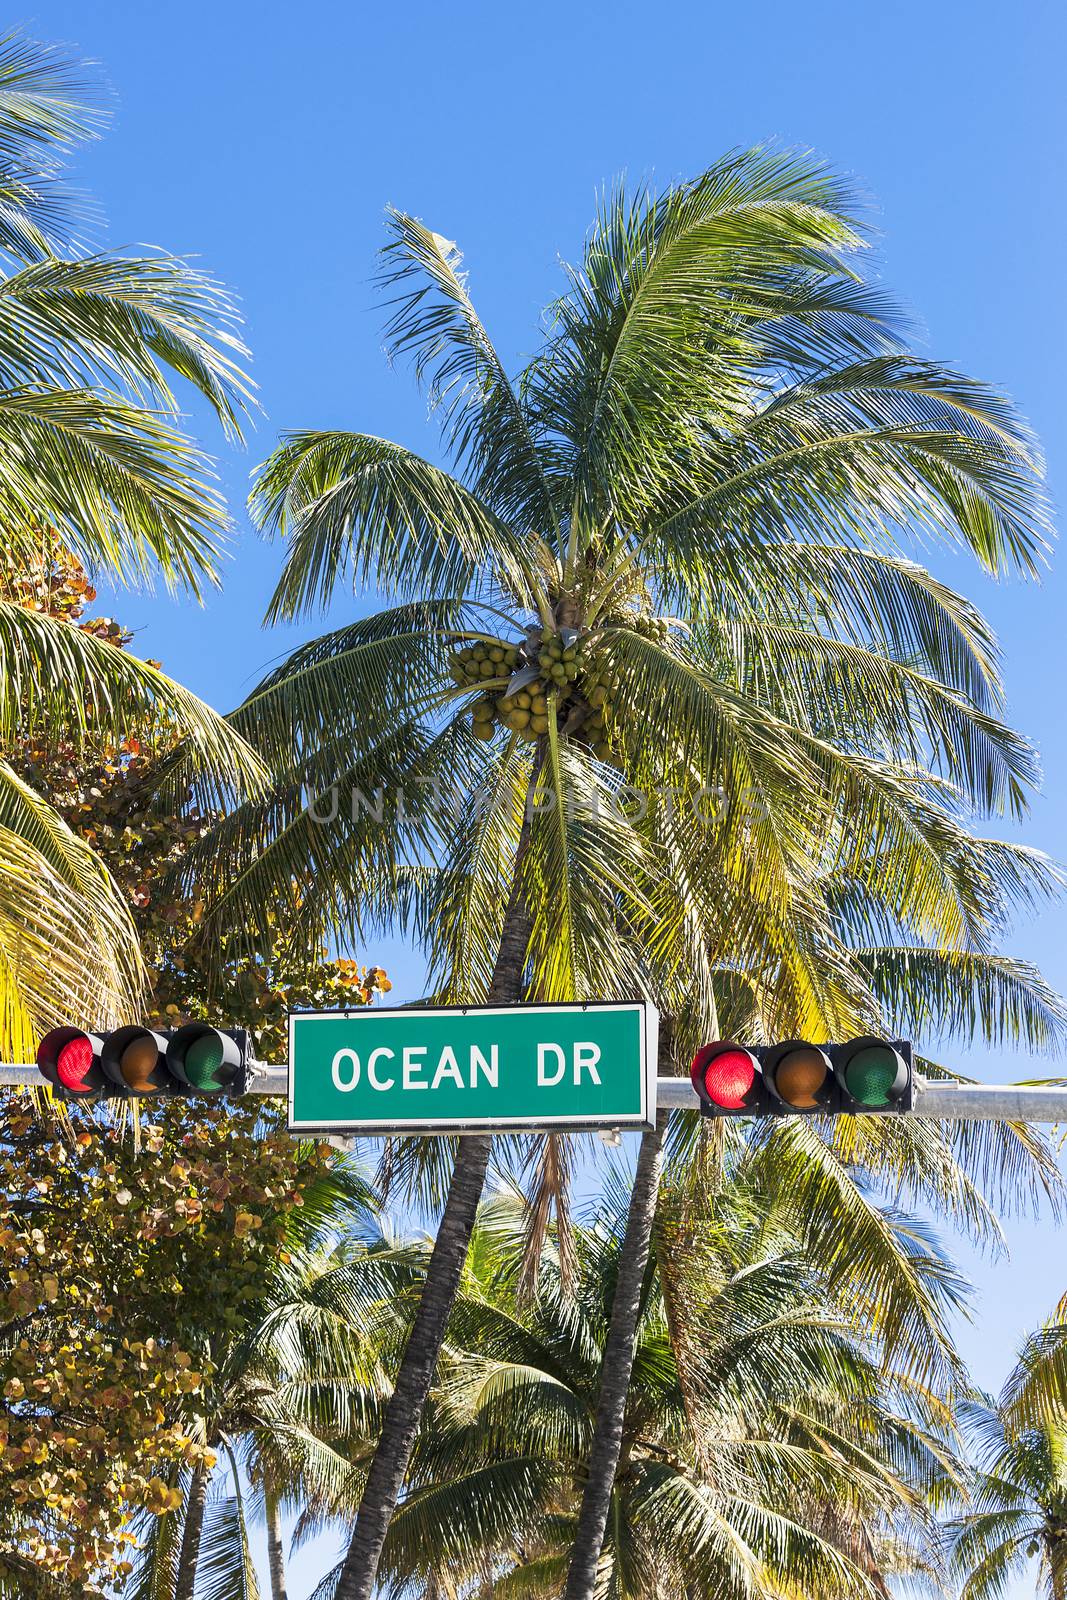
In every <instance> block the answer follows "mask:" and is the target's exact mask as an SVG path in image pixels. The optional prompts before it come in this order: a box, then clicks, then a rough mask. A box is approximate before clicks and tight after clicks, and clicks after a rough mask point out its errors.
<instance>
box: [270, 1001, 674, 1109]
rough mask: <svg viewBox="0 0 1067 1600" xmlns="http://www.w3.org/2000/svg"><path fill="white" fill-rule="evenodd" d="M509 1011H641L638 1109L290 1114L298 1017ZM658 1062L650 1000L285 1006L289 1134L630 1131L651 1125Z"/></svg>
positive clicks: (359, 1017)
mask: <svg viewBox="0 0 1067 1600" xmlns="http://www.w3.org/2000/svg"><path fill="white" fill-rule="evenodd" d="M513 1011H525V1012H541V1013H546V1012H547V1013H550V1014H557V1013H559V1012H560V1011H592V1012H600V1011H639V1012H640V1013H641V1014H642V1019H643V1026H642V1028H641V1031H640V1040H641V1110H640V1112H638V1113H631V1115H629V1116H625V1117H619V1116H609V1115H604V1116H602V1117H599V1118H597V1119H596V1120H590V1119H589V1118H581V1119H575V1118H573V1117H550V1116H545V1115H544V1114H543V1113H541V1114H538V1113H534V1114H532V1115H531V1116H529V1117H511V1118H508V1119H507V1120H506V1121H505V1120H500V1121H496V1120H489V1119H486V1120H485V1121H482V1120H476V1121H473V1122H471V1121H467V1120H466V1119H465V1118H463V1117H434V1118H433V1119H432V1120H430V1121H427V1122H392V1121H389V1120H388V1119H381V1118H372V1119H368V1120H364V1119H360V1120H358V1121H357V1120H354V1119H353V1118H351V1117H338V1118H334V1119H331V1120H329V1121H325V1122H323V1121H321V1120H316V1121H315V1122H297V1121H296V1120H295V1116H294V1104H293V1102H294V1098H295V1084H294V1075H293V1061H294V1051H293V1045H294V1038H293V1032H294V1023H295V1022H297V1021H298V1020H299V1021H300V1022H302V1023H304V1022H326V1021H329V1022H336V1021H337V1020H338V1018H345V1017H347V1018H348V1019H349V1020H350V1021H352V1022H358V1021H360V1020H362V1019H364V1018H365V1019H366V1020H367V1021H370V1019H371V1018H372V1017H380V1016H382V1015H383V1014H387V1015H389V1016H400V1015H404V1016H413V1017H420V1016H421V1017H450V1016H478V1017H499V1016H507V1015H508V1014H510V1013H511V1012H513ZM658 1066H659V1012H658V1011H657V1010H656V1007H655V1006H654V1005H651V1004H650V1003H649V1002H648V1001H646V1000H590V1001H588V1002H584V1001H581V1000H577V1001H561V1002H560V1003H559V1004H558V1005H547V1004H546V1005H541V1004H532V1005H521V1004H520V1005H510V1006H509V1005H503V1006H418V1005H416V1006H374V1007H368V1008H367V1009H366V1010H363V1009H362V1008H360V1009H359V1010H352V1011H345V1010H343V1009H341V1010H337V1011H291V1012H290V1013H289V1084H288V1110H289V1131H290V1133H348V1134H351V1135H352V1136H353V1137H355V1138H359V1137H360V1136H366V1137H368V1138H380V1137H382V1136H384V1135H392V1134H405V1133H410V1134H419V1135H432V1134H455V1133H536V1132H538V1131H539V1130H542V1129H543V1130H544V1131H545V1132H546V1133H582V1132H595V1131H596V1130H598V1129H601V1128H627V1129H632V1130H636V1131H641V1130H645V1129H650V1128H654V1127H655V1125H656V1076H657V1069H658Z"/></svg>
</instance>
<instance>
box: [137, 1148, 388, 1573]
mask: <svg viewBox="0 0 1067 1600" xmlns="http://www.w3.org/2000/svg"><path fill="white" fill-rule="evenodd" d="M303 1197H304V1201H303V1205H302V1207H301V1208H300V1210H299V1211H296V1212H293V1213H292V1214H291V1215H290V1217H289V1219H288V1223H287V1237H286V1240H285V1249H284V1250H282V1251H281V1252H280V1253H279V1257H278V1259H277V1261H276V1262H275V1263H274V1264H273V1266H272V1270H271V1273H270V1276H269V1278H268V1280H267V1281H266V1282H265V1283H264V1284H263V1285H262V1289H261V1292H260V1293H258V1294H257V1296H256V1298H255V1299H254V1300H252V1301H242V1302H241V1304H240V1308H239V1309H240V1315H239V1317H238V1318H237V1319H236V1320H234V1319H233V1318H232V1317H230V1316H228V1315H226V1313H227V1311H228V1309H229V1308H226V1307H220V1306H217V1305H205V1306H204V1307H203V1308H202V1309H203V1314H204V1326H203V1338H202V1349H201V1350H200V1352H199V1354H200V1356H201V1357H202V1359H203V1360H204V1362H205V1363H209V1364H210V1368H211V1371H212V1383H211V1387H210V1390H209V1391H208V1393H207V1396H206V1404H205V1407H204V1413H203V1415H202V1417H201V1418H200V1419H199V1423H200V1430H201V1435H200V1438H199V1441H198V1442H200V1443H203V1444H206V1445H208V1446H209V1447H210V1449H211V1451H212V1453H213V1454H214V1455H215V1456H216V1458H217V1462H218V1466H219V1468H220V1469H221V1470H219V1471H213V1470H211V1469H204V1470H203V1471H199V1470H198V1471H193V1472H187V1473H184V1474H182V1477H181V1480H180V1487H181V1491H182V1504H181V1507H180V1508H179V1510H178V1511H176V1512H173V1513H167V1514H166V1515H165V1516H163V1517H153V1518H150V1519H148V1534H147V1537H146V1539H145V1541H144V1545H143V1550H142V1555H141V1558H140V1561H139V1563H138V1566H137V1569H136V1571H135V1572H134V1575H133V1578H132V1580H131V1588H130V1596H131V1600H193V1596H194V1594H195V1595H197V1596H200V1595H201V1594H203V1595H205V1596H219V1597H220V1600H221V1597H223V1596H225V1597H226V1600H231V1597H234V1596H240V1597H241V1600H258V1591H257V1582H256V1576H255V1567H254V1563H253V1559H252V1553H251V1545H250V1537H249V1527H250V1523H251V1521H252V1519H253V1517H255V1516H256V1515H260V1516H262V1518H263V1520H264V1521H265V1523H266V1528H267V1535H268V1556H269V1570H270V1575H271V1587H272V1596H271V1600H285V1561H284V1548H283V1544H282V1538H281V1507H282V1505H283V1503H284V1502H285V1501H287V1500H296V1501H299V1500H300V1498H301V1496H302V1495H303V1494H304V1493H305V1492H307V1493H312V1492H315V1493H319V1494H321V1493H323V1492H324V1488H325V1487H329V1486H330V1485H335V1484H336V1483H337V1481H338V1480H339V1479H342V1478H344V1479H347V1477H348V1475H349V1473H350V1470H351V1468H350V1463H349V1462H348V1460H347V1459H345V1458H344V1457H342V1456H340V1455H338V1454H337V1452H336V1450H335V1449H334V1448H333V1445H332V1443H331V1435H333V1436H336V1435H337V1434H338V1433H339V1432H341V1431H342V1429H344V1428H347V1429H348V1430H349V1431H350V1430H351V1426H352V1419H353V1417H354V1416H355V1415H357V1414H358V1415H360V1416H363V1417H364V1418H365V1416H366V1413H367V1412H368V1411H369V1412H370V1414H371V1416H372V1417H373V1419H374V1420H375V1421H376V1420H377V1418H378V1416H379V1413H380V1396H381V1393H382V1391H383V1389H384V1386H385V1377H384V1371H383V1369H382V1358H383V1352H384V1351H385V1350H386V1349H387V1348H388V1347H389V1340H390V1338H393V1339H394V1340H395V1336H396V1335H395V1329H396V1326H397V1305H398V1302H401V1303H402V1301H403V1297H404V1291H405V1290H406V1289H408V1288H409V1286H410V1283H411V1280H412V1278H413V1277H414V1275H415V1265H416V1259H417V1257H416V1255H415V1254H413V1253H412V1251H411V1250H410V1249H408V1248H405V1247H401V1248H399V1249H397V1248H390V1247H389V1246H388V1245H387V1244H386V1242H385V1241H384V1240H383V1238H382V1236H381V1234H380V1232H379V1230H378V1228H377V1225H376V1222H375V1217H376V1212H377V1199H376V1197H375V1195H374V1192H373V1190H372V1189H371V1188H370V1187H369V1185H368V1184H367V1183H366V1181H365V1179H364V1178H363V1177H362V1176H361V1174H360V1173H359V1171H358V1170H357V1169H355V1168H353V1167H351V1166H350V1165H347V1164H335V1165H333V1166H331V1167H330V1168H329V1169H326V1170H324V1171H321V1172H319V1173H318V1174H317V1175H316V1176H315V1178H314V1180H313V1181H312V1182H311V1183H310V1184H308V1185H307V1187H306V1188H305V1189H304V1190H303ZM357 1397H359V1399H360V1404H361V1406H362V1410H361V1411H359V1410H357V1405H356V1400H357Z"/></svg>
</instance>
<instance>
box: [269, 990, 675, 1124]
mask: <svg viewBox="0 0 1067 1600" xmlns="http://www.w3.org/2000/svg"><path fill="white" fill-rule="evenodd" d="M658 1036H659V1014H658V1013H657V1011H656V1010H655V1007H653V1006H649V1005H645V1004H644V1003H643V1002H641V1001H633V1000H620V1001H603V1002H597V1003H596V1004H592V1003H591V1004H589V1005H559V1006H532V1005H531V1006H464V1007H453V1006H449V1007H435V1008H431V1007H423V1006H412V1007H409V1008H403V1007H402V1008H399V1009H396V1008H394V1009H391V1010H373V1009H369V1008H368V1009H367V1010H366V1011H352V1012H344V1011H296V1012H293V1013H291V1015H290V1017H289V1127H290V1129H292V1130H293V1132H301V1133H304V1132H317V1133H320V1132H330V1133H337V1132H344V1133H367V1134H383V1133H457V1132H465V1131H467V1132H479V1131H482V1132H484V1131H494V1132H506V1131H509V1130H510V1131H516V1130H520V1131H521V1130H525V1131H530V1130H532V1129H539V1128H541V1129H546V1130H555V1131H557V1132H558V1131H560V1130H567V1129H582V1128H650V1127H653V1126H654V1125H655V1119H656V1067H657V1058H658Z"/></svg>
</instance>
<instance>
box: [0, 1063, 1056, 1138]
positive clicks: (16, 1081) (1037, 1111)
mask: <svg viewBox="0 0 1067 1600" xmlns="http://www.w3.org/2000/svg"><path fill="white" fill-rule="evenodd" d="M41 1083H42V1078H41V1075H40V1073H39V1072H38V1071H37V1068H36V1067H28V1066H24V1065H21V1064H17V1063H10V1062H0V1085H7V1086H8V1087H9V1088H13V1087H21V1088H37V1087H39V1086H40V1085H41ZM288 1088H289V1068H288V1065H284V1066H274V1067H257V1068H256V1069H255V1076H254V1078H253V1079H252V1081H251V1082H250V1084H249V1093H251V1094H266V1095H283V1096H284V1095H285V1094H287V1093H288ZM656 1091H657V1092H656V1099H657V1102H658V1104H659V1105H660V1106H668V1107H670V1108H671V1109H673V1110H679V1111H696V1110H697V1108H698V1107H699V1105H700V1101H699V1100H698V1099H697V1093H696V1090H695V1089H694V1088H693V1086H692V1084H691V1083H690V1082H689V1079H688V1078H658V1079H657V1080H656ZM868 1114H869V1115H871V1116H880V1115H886V1116H900V1115H902V1113H901V1112H899V1111H894V1110H892V1109H887V1110H886V1111H885V1112H879V1111H877V1110H873V1111H871V1112H870V1113H868ZM904 1114H905V1115H911V1116H915V1117H929V1118H931V1119H936V1120H938V1121H946V1122H1065V1123H1067V1084H1062V1083H1047V1084H1040V1083H1038V1084H1033V1083H1028V1084H1018V1083H946V1082H939V1081H935V1080H932V1079H929V1078H921V1077H916V1079H915V1088H914V1107H913V1110H912V1111H911V1112H910V1113H904Z"/></svg>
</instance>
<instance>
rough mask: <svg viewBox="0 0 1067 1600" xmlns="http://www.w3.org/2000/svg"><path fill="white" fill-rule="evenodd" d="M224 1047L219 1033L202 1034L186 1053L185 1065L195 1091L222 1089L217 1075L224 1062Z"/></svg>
mask: <svg viewBox="0 0 1067 1600" xmlns="http://www.w3.org/2000/svg"><path fill="white" fill-rule="evenodd" d="M223 1051H224V1046H223V1042H222V1040H221V1039H220V1038H219V1036H218V1034H217V1033H202V1034H201V1035H200V1037H199V1038H197V1039H194V1040H193V1042H192V1044H191V1045H190V1046H189V1048H188V1050H186V1052H185V1056H184V1058H183V1064H184V1066H185V1071H186V1073H187V1074H188V1078H189V1082H190V1083H191V1084H192V1085H193V1087H194V1089H221V1088H222V1084H221V1083H220V1082H219V1080H218V1077H217V1076H216V1074H217V1073H218V1070H219V1068H220V1067H221V1066H222V1062H223Z"/></svg>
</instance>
